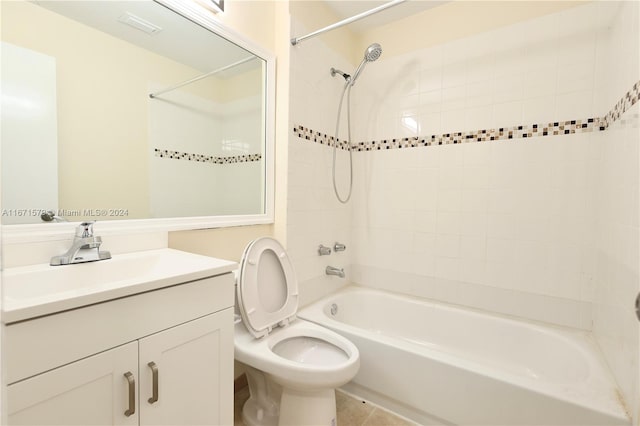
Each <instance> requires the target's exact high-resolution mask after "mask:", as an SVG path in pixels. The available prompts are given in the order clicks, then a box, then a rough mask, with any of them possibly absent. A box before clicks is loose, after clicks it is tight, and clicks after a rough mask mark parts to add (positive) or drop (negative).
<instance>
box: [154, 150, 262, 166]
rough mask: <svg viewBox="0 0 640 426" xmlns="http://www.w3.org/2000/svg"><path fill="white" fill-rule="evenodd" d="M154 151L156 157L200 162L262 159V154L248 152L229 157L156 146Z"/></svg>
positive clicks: (236, 161)
mask: <svg viewBox="0 0 640 426" xmlns="http://www.w3.org/2000/svg"><path fill="white" fill-rule="evenodd" d="M153 151H154V154H155V156H156V157H160V158H168V159H173V160H187V161H196V162H198V163H212V164H233V163H249V162H253V161H260V160H261V159H262V154H247V155H234V156H229V157H217V156H214V155H204V154H193V153H189V152H180V151H170V150H167V149H160V148H155V149H154V150H153Z"/></svg>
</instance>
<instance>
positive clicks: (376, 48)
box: [351, 43, 382, 86]
mask: <svg viewBox="0 0 640 426" xmlns="http://www.w3.org/2000/svg"><path fill="white" fill-rule="evenodd" d="M380 55H382V46H380V45H379V44H378V43H373V44H372V45H370V46H369V47H367V50H365V51H364V59H363V60H362V62H360V65H358V68H357V69H356V72H354V73H353V77H351V85H352V86H353V85H354V84H355V83H356V79H357V78H358V76H359V75H360V73H361V72H362V70H363V69H364V66H365V65H366V64H367V62H373V61H376V60H378V58H379V57H380Z"/></svg>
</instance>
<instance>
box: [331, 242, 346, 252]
mask: <svg viewBox="0 0 640 426" xmlns="http://www.w3.org/2000/svg"><path fill="white" fill-rule="evenodd" d="M346 249H347V246H345V245H344V244H342V243H335V244H334V245H333V251H335V252H339V251H345V250H346Z"/></svg>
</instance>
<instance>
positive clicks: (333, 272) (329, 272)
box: [324, 266, 344, 278]
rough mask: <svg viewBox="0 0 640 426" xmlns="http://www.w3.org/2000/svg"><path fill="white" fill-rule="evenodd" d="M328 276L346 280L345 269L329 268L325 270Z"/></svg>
mask: <svg viewBox="0 0 640 426" xmlns="http://www.w3.org/2000/svg"><path fill="white" fill-rule="evenodd" d="M324 272H325V273H326V274H327V275H337V276H338V277H340V278H344V268H336V267H334V266H327V268H326V269H325V270H324Z"/></svg>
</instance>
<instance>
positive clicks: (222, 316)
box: [139, 308, 233, 425]
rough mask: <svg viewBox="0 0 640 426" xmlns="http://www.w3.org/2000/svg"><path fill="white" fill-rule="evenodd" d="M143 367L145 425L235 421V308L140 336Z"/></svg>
mask: <svg viewBox="0 0 640 426" xmlns="http://www.w3.org/2000/svg"><path fill="white" fill-rule="evenodd" d="M149 363H154V364H153V365H154V367H155V369H156V371H157V374H156V378H157V389H158V394H157V401H154V399H153V388H154V373H153V368H152V367H151V366H150V365H149ZM139 371H140V424H141V425H178V424H179V425H221V424H222V425H229V424H232V423H233V308H229V309H225V310H224V311H220V312H217V313H215V314H211V315H207V316H205V317H202V318H199V319H197V320H194V321H190V322H188V323H185V324H182V325H180V326H177V327H173V328H170V329H168V330H165V331H162V332H160V333H157V334H153V335H151V336H149V337H146V338H144V339H141V340H140V365H139Z"/></svg>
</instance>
